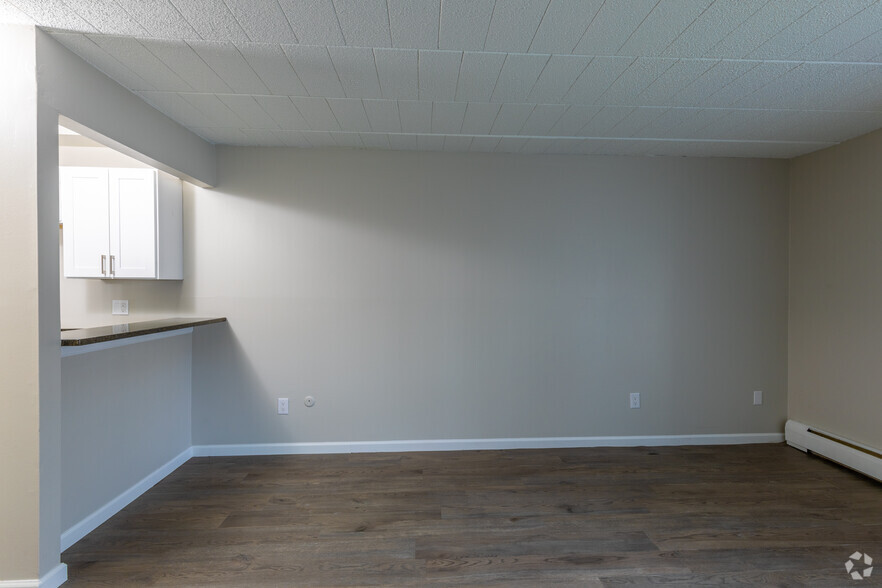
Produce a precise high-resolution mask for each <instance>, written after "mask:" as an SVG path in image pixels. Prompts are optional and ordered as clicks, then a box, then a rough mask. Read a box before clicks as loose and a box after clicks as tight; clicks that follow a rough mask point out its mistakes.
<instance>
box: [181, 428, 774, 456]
mask: <svg viewBox="0 0 882 588" xmlns="http://www.w3.org/2000/svg"><path fill="white" fill-rule="evenodd" d="M783 441H784V435H783V434H782V433H746V434H728V435H650V436H635V437H524V438H509V439H505V438H503V439H424V440H408V441H352V442H338V441H333V442H326V443H253V444H239V445H194V446H193V456H194V457H221V456H234V455H306V454H322V453H325V454H329V453H382V452H399V451H401V452H404V451H469V450H479V449H485V450H486V449H556V448H564V447H642V446H647V447H649V446H655V447H658V446H663V445H745V444H750V443H781V442H783Z"/></svg>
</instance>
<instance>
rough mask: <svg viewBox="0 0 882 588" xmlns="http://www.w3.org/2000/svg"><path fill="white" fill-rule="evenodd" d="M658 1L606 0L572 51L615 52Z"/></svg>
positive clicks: (616, 52) (581, 53)
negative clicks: (611, 0) (613, 0)
mask: <svg viewBox="0 0 882 588" xmlns="http://www.w3.org/2000/svg"><path fill="white" fill-rule="evenodd" d="M656 2H657V0H620V1H619V2H604V4H603V6H601V8H600V10H598V11H597V14H595V15H594V18H593V19H592V20H591V24H590V25H589V26H588V28H587V30H586V31H585V34H584V35H583V36H582V39H581V40H580V41H579V44H578V45H576V48H575V49H574V50H573V53H579V54H580V55H616V54H619V48H620V47H621V46H622V45H624V44H625V43H626V42H627V41H628V39H629V38H630V37H631V35H632V34H633V33H634V31H635V29H636V28H637V27H639V26H640V23H642V22H643V20H644V19H645V18H646V17H647V16H648V15H649V13H650V12H651V11H652V9H653V7H654V6H655V4H656Z"/></svg>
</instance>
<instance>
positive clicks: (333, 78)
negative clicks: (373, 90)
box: [282, 45, 346, 98]
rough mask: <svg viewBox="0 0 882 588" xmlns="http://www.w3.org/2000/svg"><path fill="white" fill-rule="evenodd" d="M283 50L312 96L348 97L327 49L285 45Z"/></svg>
mask: <svg viewBox="0 0 882 588" xmlns="http://www.w3.org/2000/svg"><path fill="white" fill-rule="evenodd" d="M282 49H283V50H284V52H285V55H287V56H288V60H289V61H290V62H291V66H292V67H293V68H294V71H295V72H296V73H297V77H299V78H300V81H301V82H303V85H304V86H306V91H307V92H309V94H310V96H323V97H325V98H345V97H346V93H345V92H343V86H342V85H341V84H340V78H338V77H337V70H335V69H334V64H333V63H332V62H331V56H330V54H329V53H328V49H327V48H326V47H305V46H303V45H283V46H282Z"/></svg>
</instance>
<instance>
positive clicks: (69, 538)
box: [0, 447, 193, 588]
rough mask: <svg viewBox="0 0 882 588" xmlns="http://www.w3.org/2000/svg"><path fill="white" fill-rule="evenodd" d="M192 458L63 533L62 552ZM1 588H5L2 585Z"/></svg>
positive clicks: (183, 457) (177, 461)
mask: <svg viewBox="0 0 882 588" xmlns="http://www.w3.org/2000/svg"><path fill="white" fill-rule="evenodd" d="M191 457H193V448H192V447H188V448H187V449H185V450H184V451H182V452H181V453H180V454H178V455H177V456H176V457H174V458H172V459H171V460H170V461H169V462H167V463H166V464H164V465H162V466H160V467H159V469H157V470H155V471H154V472H152V473H150V474H148V475H147V476H145V477H144V478H143V479H141V481H140V482H138V483H137V484H135V485H134V486H132V487H131V488H129V489H128V490H126V491H124V492H123V493H122V494H120V495H119V496H117V497H116V498H114V499H113V500H111V501H110V502H108V503H107V504H105V505H104V506H102V507H101V508H99V509H98V510H96V511H95V512H93V513H92V514H90V515H89V516H87V517H86V518H84V519H83V520H81V521H80V522H78V523H77V524H75V525H74V526H72V527H71V528H70V529H68V530H67V531H65V532H64V533H62V534H61V551H64V550H65V549H67V548H68V547H70V546H71V545H73V544H74V543H76V542H77V541H79V540H80V539H82V538H83V537H85V536H86V535H88V534H89V533H91V532H92V531H93V530H95V529H96V528H97V527H98V526H99V525H101V524H102V523H103V522H104V521H106V520H107V519H109V518H110V517H112V516H113V515H115V514H116V513H118V512H119V511H121V510H122V509H123V508H125V507H126V505H128V504H129V503H131V502H132V501H133V500H135V499H136V498H138V497H139V496H141V495H142V494H144V492H146V491H147V490H149V489H150V488H152V487H153V486H154V485H155V484H156V483H157V482H159V481H160V480H162V479H163V478H164V477H166V476H167V475H169V474H170V473H172V472H173V471H175V470H176V469H178V468H179V467H180V466H181V465H183V464H184V462H186V461H187V460H188V459H190V458H191ZM0 588H4V587H3V585H2V584H0Z"/></svg>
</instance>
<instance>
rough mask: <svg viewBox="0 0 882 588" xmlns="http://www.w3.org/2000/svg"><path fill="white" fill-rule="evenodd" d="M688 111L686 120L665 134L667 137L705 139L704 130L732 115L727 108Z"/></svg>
mask: <svg viewBox="0 0 882 588" xmlns="http://www.w3.org/2000/svg"><path fill="white" fill-rule="evenodd" d="M690 111H691V114H690V116H689V117H688V118H686V119H684V120H683V121H682V122H681V123H680V124H679V125H677V126H676V127H672V128H671V129H670V130H669V131H668V132H667V136H668V137H677V138H687V139H695V138H703V137H706V136H707V134H706V133H705V132H704V131H705V129H707V128H708V127H710V126H712V125H714V124H716V123H717V121H719V120H721V119H724V118H726V117H727V116H729V115H730V114H731V113H732V110H731V109H727V108H704V109H694V110H693V109H690Z"/></svg>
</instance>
